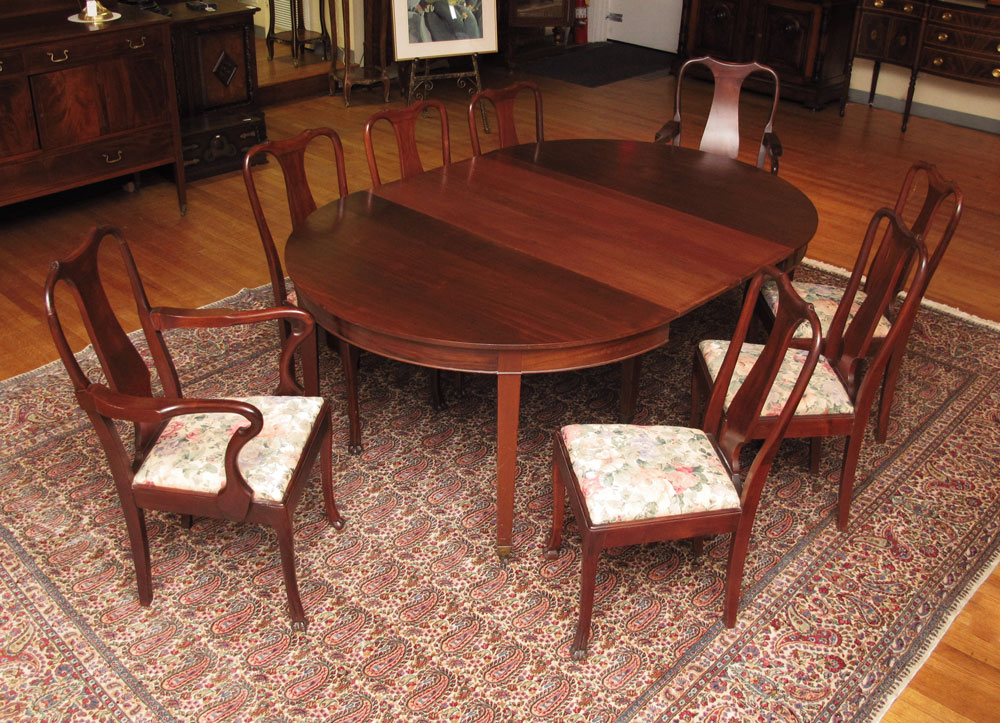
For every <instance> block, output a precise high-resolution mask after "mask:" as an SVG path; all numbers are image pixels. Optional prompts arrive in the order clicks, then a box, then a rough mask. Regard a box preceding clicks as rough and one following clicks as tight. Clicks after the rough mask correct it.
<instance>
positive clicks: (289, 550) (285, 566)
mask: <svg viewBox="0 0 1000 723" xmlns="http://www.w3.org/2000/svg"><path fill="white" fill-rule="evenodd" d="M273 527H274V532H275V534H277V536H278V550H279V551H280V552H281V575H282V577H284V578H285V593H286V594H287V595H288V611H289V614H290V615H291V618H292V630H293V631H295V632H299V633H304V632H305V631H306V627H307V625H308V621H307V620H306V613H305V610H304V609H303V608H302V599H301V598H300V597H299V583H298V581H297V580H296V578H295V545H294V543H293V541H292V520H291V518H290V517H289V512H288V510H284V514H281V515H279V516H278V517H276V518H275V521H274V523H273Z"/></svg>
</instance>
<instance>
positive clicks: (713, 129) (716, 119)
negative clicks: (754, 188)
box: [655, 56, 781, 174]
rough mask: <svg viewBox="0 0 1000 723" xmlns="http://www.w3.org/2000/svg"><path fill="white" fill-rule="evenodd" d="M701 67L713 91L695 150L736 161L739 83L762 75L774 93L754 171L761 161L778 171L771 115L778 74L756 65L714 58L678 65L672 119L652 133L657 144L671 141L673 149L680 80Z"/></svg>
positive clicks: (778, 149)
mask: <svg viewBox="0 0 1000 723" xmlns="http://www.w3.org/2000/svg"><path fill="white" fill-rule="evenodd" d="M696 65H700V66H704V67H706V68H708V69H709V70H710V71H711V72H712V77H713V78H714V79H715V91H714V94H713V96H712V107H711V110H710V111H709V113H708V120H707V121H706V123H705V130H704V132H703V133H702V136H701V145H700V146H699V149H700V150H702V151H706V152H708V153H717V154H719V155H723V156H728V157H729V158H737V157H738V156H739V153H740V121H739V112H740V89H741V88H742V87H743V81H744V80H746V77H747V76H748V75H750V74H751V73H763V74H765V75H767V76H769V77H770V78H771V79H772V80H773V81H774V94H773V100H772V101H771V113H770V116H769V117H768V119H767V124H766V125H765V126H764V134H763V136H762V137H761V141H760V148H759V150H758V151H757V168H764V162H765V160H769V161H770V165H771V173H775V174H776V173H777V172H778V159H779V158H780V157H781V141H780V140H779V139H778V134H777V133H775V132H774V115H775V113H777V111H778V96H779V93H780V90H781V86H780V83H779V81H778V74H777V73H775V72H774V70H773V69H771V68H769V67H768V66H766V65H761V64H760V63H726V62H723V61H721V60H716V59H715V58H710V57H707V56H706V57H703V58H691V59H690V60H688V61H686V62H685V63H684V65H682V66H681V69H680V71H679V72H678V73H677V92H676V96H675V99H674V117H673V119H671V120H669V121H667V122H666V123H665V124H664V125H663V127H662V128H660V130H659V131H657V133H656V138H655V140H656V141H657V142H671V143H673V144H674V145H675V146H678V145H680V141H681V90H682V88H683V85H684V77H685V75H686V73H687V71H688V70H689V69H690V68H691V67H692V66H696Z"/></svg>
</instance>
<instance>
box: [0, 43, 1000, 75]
mask: <svg viewBox="0 0 1000 723" xmlns="http://www.w3.org/2000/svg"><path fill="white" fill-rule="evenodd" d="M997 50H1000V48H997ZM2 72H3V61H2V60H0V73H2Z"/></svg>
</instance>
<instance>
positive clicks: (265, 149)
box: [243, 128, 347, 338]
mask: <svg viewBox="0 0 1000 723" xmlns="http://www.w3.org/2000/svg"><path fill="white" fill-rule="evenodd" d="M317 138H326V139H327V140H328V141H329V142H330V147H331V148H332V150H333V158H332V160H333V166H334V167H335V168H336V169H337V188H338V191H339V193H340V197H341V198H343V197H344V196H346V195H347V171H346V170H345V167H344V147H343V145H342V144H341V142H340V136H338V135H337V133H336V131H333V130H331V129H329V128H311V129H309V130H304V131H302V132H301V133H299V134H298V135H296V136H293V137H292V138H285V139H281V140H274V141H266V142H264V143H258V144H257V145H255V146H253V147H252V148H250V150H248V151H247V152H246V155H245V156H244V157H243V183H244V184H245V185H246V188H247V196H249V198H250V208H251V209H252V210H253V217H254V220H255V221H256V222H257V230H258V231H259V232H260V240H261V243H262V244H263V245H264V256H265V257H266V258H267V268H268V271H269V272H270V274H271V289H272V290H273V291H274V303H275V305H276V306H280V305H281V304H284V303H286V301H287V302H288V303H290V304H292V305H293V306H295V305H297V298H296V295H295V291H294V290H291V291H288V290H287V289H286V286H285V274H284V272H283V271H282V266H281V259H280V258H279V256H278V249H277V247H276V246H275V244H274V237H273V236H272V235H271V227H270V225H269V224H268V222H267V217H266V216H265V215H264V208H263V206H262V205H261V202H260V196H259V195H258V193H257V183H256V181H255V179H254V173H255V172H254V168H255V167H256V168H260V166H258V165H257V164H256V163H255V161H258V162H259V161H260V160H261V157H262V156H270V157H272V158H273V159H274V160H276V161H277V162H278V165H279V167H280V168H281V174H282V177H283V178H284V181H285V195H286V196H287V197H288V212H289V215H290V217H291V222H292V229H295V228H297V227H298V226H299V225H301V224H302V222H303V221H305V220H306V218H307V217H308V216H309V214H311V213H312V212H313V211H315V210H316V201H315V199H314V198H313V194H312V189H311V188H310V185H309V177H308V175H307V174H306V150H307V149H308V148H309V146H310V145H311V144H312V142H313V141H314V140H315V139H317ZM316 145H317V146H319V145H320V143H319V142H318V143H317V144H316ZM315 148H316V146H314V147H313V149H314V150H315ZM282 338H284V337H282Z"/></svg>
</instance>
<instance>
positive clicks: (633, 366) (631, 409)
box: [618, 355, 642, 424]
mask: <svg viewBox="0 0 1000 723" xmlns="http://www.w3.org/2000/svg"><path fill="white" fill-rule="evenodd" d="M640 369H642V355H639V356H634V357H632V358H631V359H626V360H625V361H623V362H622V390H621V394H620V395H619V396H620V398H619V400H618V401H619V409H618V416H619V420H618V421H620V422H621V423H622V424H631V423H632V420H633V419H635V403H636V401H637V400H638V398H639V371H640Z"/></svg>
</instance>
